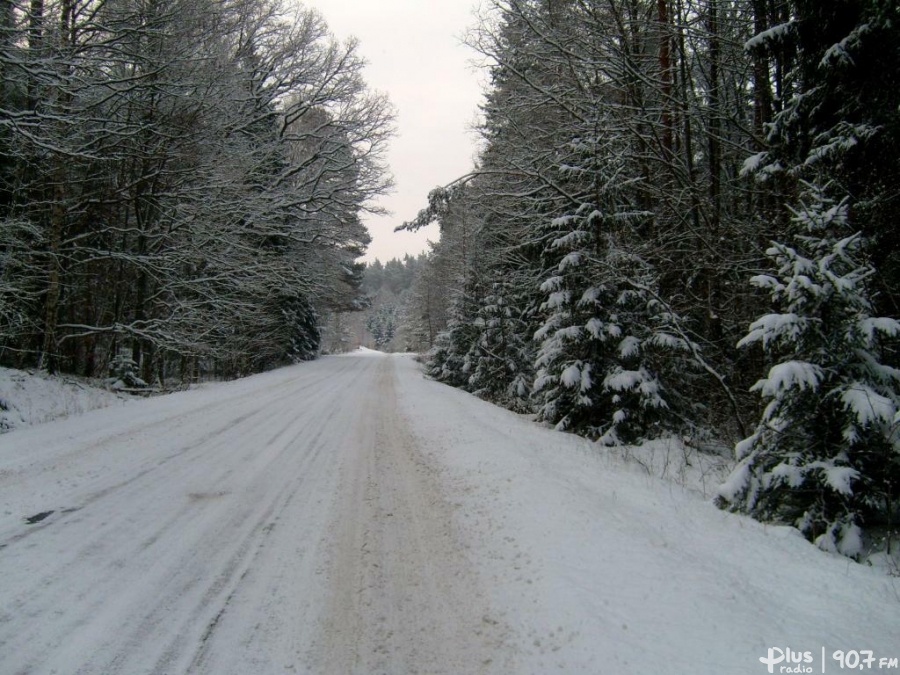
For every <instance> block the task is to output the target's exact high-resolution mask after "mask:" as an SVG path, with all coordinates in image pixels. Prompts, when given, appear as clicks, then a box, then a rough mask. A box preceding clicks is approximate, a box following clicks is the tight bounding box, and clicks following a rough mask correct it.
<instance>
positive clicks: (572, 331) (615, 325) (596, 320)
mask: <svg viewBox="0 0 900 675" xmlns="http://www.w3.org/2000/svg"><path fill="white" fill-rule="evenodd" d="M602 218H603V216H602V214H601V213H600V212H599V211H597V210H592V211H591V212H589V213H587V214H582V213H577V214H576V215H575V216H574V217H573V218H569V219H565V222H566V223H568V224H569V226H570V227H571V225H572V224H573V223H576V222H583V223H584V225H585V226H586V227H584V228H581V227H577V226H576V227H571V229H570V231H569V232H568V233H565V234H562V235H561V236H560V237H559V238H557V239H556V240H555V241H554V243H553V248H554V249H562V250H565V251H566V253H565V255H564V257H563V258H562V260H561V261H560V263H559V264H558V266H557V268H556V270H555V273H554V274H553V275H552V276H550V278H548V279H547V280H546V281H545V282H544V283H543V285H542V286H541V288H542V290H543V291H544V292H545V293H547V294H548V298H547V301H546V303H545V305H544V309H545V310H546V311H547V313H548V314H547V320H546V322H545V323H544V325H543V327H541V329H540V330H538V332H537V334H536V335H535V340H537V341H539V343H540V347H539V351H538V356H537V360H536V368H537V377H536V380H535V384H534V392H535V396H536V397H537V400H538V406H539V408H538V415H539V418H540V419H542V420H545V421H547V422H550V423H552V424H554V425H555V426H556V428H557V429H560V430H567V431H573V432H576V433H580V434H583V435H586V436H588V437H590V438H595V439H599V440H600V441H601V442H603V443H605V444H607V445H616V444H622V443H635V442H640V441H641V440H644V439H647V438H652V437H656V436H659V435H661V434H663V433H665V432H666V431H670V430H674V429H675V428H677V427H678V426H680V425H681V424H682V421H681V419H682V418H681V416H680V415H679V414H678V413H679V410H680V409H681V408H682V407H683V406H682V405H681V403H680V401H678V396H677V392H676V391H675V389H674V388H673V387H671V386H667V384H666V383H665V380H666V379H667V378H666V374H667V373H669V372H672V371H675V370H678V366H679V365H685V364H686V362H687V361H688V359H687V358H686V356H687V355H688V354H689V353H690V352H691V347H692V346H691V345H689V344H688V343H687V342H686V341H685V340H684V339H683V338H682V337H681V335H683V331H682V330H680V329H679V328H678V323H679V322H680V321H681V319H680V318H679V317H677V316H676V315H675V314H674V313H673V312H672V311H671V310H670V309H669V308H668V307H667V306H666V305H665V303H663V302H662V301H661V300H660V298H659V296H658V294H657V292H656V276H655V274H654V273H653V270H652V269H651V268H650V267H649V265H647V264H646V263H645V262H644V261H643V260H641V259H640V258H639V257H638V256H636V255H633V254H629V253H627V252H625V251H623V250H621V249H619V248H617V247H616V245H615V244H614V243H613V241H612V238H611V237H609V236H607V237H604V238H603V242H602V243H601V242H595V241H593V237H594V235H593V234H592V232H591V231H592V230H595V229H597V223H596V221H597V220H600V219H602ZM557 225H562V223H561V222H560V221H557ZM681 370H682V374H684V373H686V372H687V371H686V369H685V368H682V369H681Z"/></svg>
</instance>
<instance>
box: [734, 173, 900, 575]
mask: <svg viewBox="0 0 900 675" xmlns="http://www.w3.org/2000/svg"><path fill="white" fill-rule="evenodd" d="M828 192H829V190H828V189H827V188H821V187H818V186H815V185H812V184H808V183H807V184H804V198H803V200H802V202H801V204H802V205H801V207H800V208H799V209H797V210H796V212H795V214H794V219H793V221H794V223H795V225H796V226H797V227H798V228H799V230H800V233H799V234H797V235H796V237H795V242H796V243H795V245H794V246H788V245H787V244H782V243H775V244H773V245H772V247H771V248H770V249H769V250H768V251H767V255H768V257H769V258H770V259H771V261H772V263H773V264H774V266H775V271H774V273H773V274H769V275H760V276H756V277H754V278H753V280H752V281H753V284H754V285H755V286H757V287H758V288H760V289H763V290H765V291H768V292H769V294H770V296H771V301H772V304H773V306H774V307H775V308H776V309H777V311H776V312H775V313H772V314H767V315H765V316H763V317H761V318H760V319H758V320H757V321H755V322H754V323H753V324H752V325H751V326H750V332H749V333H748V334H747V336H746V337H745V338H744V339H743V340H741V342H740V346H748V345H756V344H758V345H760V346H761V347H762V349H763V351H764V353H765V355H766V358H767V359H768V361H769V362H770V363H771V364H773V365H772V367H771V369H770V370H769V372H768V375H767V376H766V377H764V378H763V379H761V380H759V382H757V383H756V385H754V387H753V389H754V390H755V391H757V392H759V394H760V396H761V397H762V398H763V399H764V400H765V401H767V405H766V408H765V411H764V413H763V416H762V420H761V421H760V423H759V425H758V426H757V428H756V430H755V431H754V432H753V434H752V435H751V436H750V437H748V438H746V439H745V440H743V441H741V442H740V443H739V444H738V445H737V448H736V452H737V455H738V457H739V459H740V463H739V464H738V466H737V468H736V469H735V470H734V472H733V473H732V475H731V477H730V478H729V480H728V481H727V482H726V484H725V485H723V486H722V488H721V489H720V505H722V506H724V507H727V508H729V509H731V510H734V511H742V512H746V513H749V514H751V515H753V516H755V517H756V518H759V519H760V520H766V521H776V522H782V523H788V524H791V525H795V526H796V527H798V528H799V529H800V531H801V532H802V533H803V534H804V535H805V536H806V537H807V538H808V539H810V540H811V541H814V542H815V543H816V544H817V545H818V546H819V547H820V548H823V549H825V550H831V551H837V552H839V553H842V554H844V555H847V556H851V557H855V556H859V555H860V554H861V553H862V552H863V549H864V543H863V530H864V529H874V528H876V527H879V526H884V525H888V526H889V525H890V524H891V522H892V521H894V520H895V519H896V517H897V504H896V499H897V496H896V495H897V491H898V488H900V437H898V433H897V432H898V429H897V411H898V406H900V395H898V391H900V390H898V385H900V371H898V370H896V369H894V368H892V367H890V366H888V365H886V364H885V363H884V341H885V339H889V338H894V337H897V336H898V335H900V322H897V321H896V320H894V319H890V318H885V317H877V316H873V306H872V299H871V297H870V293H869V291H868V284H869V283H870V281H871V279H872V276H873V274H874V270H873V268H872V267H871V266H870V265H869V263H868V261H867V260H866V256H865V254H864V241H863V239H862V237H861V236H860V235H859V234H858V233H857V234H853V233H852V232H851V231H850V230H849V228H848V211H849V209H848V201H847V199H846V198H845V199H842V200H840V201H837V200H836V199H835V198H834V197H831V196H829V194H828Z"/></svg>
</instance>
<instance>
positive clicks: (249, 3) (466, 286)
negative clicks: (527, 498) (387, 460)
mask: <svg viewBox="0 0 900 675" xmlns="http://www.w3.org/2000/svg"><path fill="white" fill-rule="evenodd" d="M466 41H467V43H468V45H469V46H470V47H471V48H472V49H474V50H475V53H476V54H477V55H478V59H479V63H480V66H481V67H482V69H483V72H484V73H485V74H486V79H487V82H488V87H487V91H486V94H485V99H484V103H483V107H482V110H481V117H480V122H479V128H478V133H479V137H480V151H479V156H478V160H477V163H476V165H475V166H473V167H472V170H471V171H469V172H468V173H466V174H465V175H462V176H447V178H446V182H445V183H443V184H442V185H441V186H438V187H436V188H435V189H434V190H433V191H432V192H431V193H430V194H429V195H428V196H427V201H426V199H425V198H424V197H425V196H424V195H423V204H422V206H423V207H424V208H423V209H422V210H421V212H420V213H419V214H418V215H417V216H416V217H414V218H413V219H411V220H409V221H407V222H405V223H403V224H402V225H400V226H398V230H401V231H402V230H406V231H413V230H417V229H419V228H421V227H423V226H425V225H428V224H432V223H437V224H438V226H439V228H440V238H439V240H438V241H436V242H434V243H433V244H432V245H431V250H430V251H429V252H428V253H427V254H425V255H423V256H420V257H419V258H412V257H407V258H406V259H404V260H403V261H390V262H389V263H387V264H385V265H382V264H381V263H378V264H373V265H371V266H369V268H368V270H366V268H365V265H363V264H362V263H360V262H359V259H360V257H361V256H362V255H363V253H364V251H365V248H366V245H367V243H368V242H369V234H368V232H367V231H366V229H365V227H364V225H363V217H364V216H365V214H366V213H367V212H377V211H378V205H377V198H378V197H379V196H380V195H383V194H384V193H385V192H386V191H388V190H390V189H391V179H390V176H389V173H388V168H387V166H386V157H385V149H386V143H387V141H388V140H389V138H390V136H391V134H392V133H393V130H394V121H393V110H392V108H391V106H390V105H389V103H388V101H387V99H386V98H385V97H384V96H383V95H381V94H377V93H373V92H372V91H370V90H369V88H368V87H367V86H366V83H365V81H364V79H363V74H364V72H363V71H364V65H365V64H364V61H363V59H362V58H361V57H360V56H359V54H358V53H357V51H358V50H357V45H356V43H355V42H354V41H353V40H350V41H347V42H339V41H337V40H335V39H334V38H333V37H332V35H331V34H330V32H329V30H328V28H327V26H326V25H325V22H324V20H323V19H322V18H321V16H320V15H319V14H317V13H316V12H313V11H310V10H305V9H303V8H302V6H299V5H295V4H292V3H289V2H288V0H167V1H162V0H0V365H2V366H10V367H16V368H23V367H31V368H38V369H42V370H46V371H49V372H51V373H53V372H66V373H77V374H80V375H85V376H105V375H109V374H111V373H112V374H114V375H115V376H116V377H118V379H120V380H123V381H126V383H127V384H130V385H133V386H135V387H140V386H145V385H147V384H148V383H166V382H172V381H180V382H187V381H191V380H192V379H194V378H196V377H198V376H199V375H211V376H216V377H223V378H231V377H237V376H241V375H245V374H249V373H253V372H258V371H261V370H266V369H269V368H272V367H275V366H277V365H281V364H285V363H290V362H295V361H298V360H305V359H311V358H314V357H316V356H317V355H319V354H320V353H322V352H323V351H340V350H342V349H347V348H351V347H353V346H355V345H354V344H353V337H352V335H353V333H354V330H355V331H356V334H357V335H358V334H359V333H360V331H361V330H362V329H361V328H359V323H360V321H364V324H365V326H364V328H365V330H366V331H367V332H368V335H370V336H371V337H372V339H373V341H374V343H375V344H374V346H376V347H378V348H382V349H384V350H385V351H417V352H421V353H423V354H426V356H425V360H426V370H427V373H428V374H429V375H430V376H431V377H432V378H434V379H437V380H439V381H441V382H444V383H446V384H449V385H452V386H454V387H459V388H461V389H464V390H466V391H469V392H471V393H473V394H475V395H477V396H479V397H481V398H483V399H485V400H488V401H491V402H493V403H496V404H498V405H501V406H505V407H507V408H509V409H511V410H514V411H516V412H520V413H525V414H529V415H533V416H534V417H535V418H536V419H537V420H538V421H540V422H542V423H544V424H547V425H549V426H552V427H554V428H556V429H559V430H561V431H568V432H572V433H576V434H580V435H583V436H586V437H588V438H590V439H593V440H596V441H597V442H598V443H600V444H603V445H609V446H614V445H622V444H637V443H641V442H643V441H647V440H651V439H656V438H663V437H673V438H678V439H680V440H681V441H682V442H684V443H685V444H687V445H690V446H693V447H696V448H713V449H716V448H718V449H719V450H720V451H721V450H722V449H723V448H724V449H727V451H729V452H731V449H733V450H734V452H735V454H736V458H737V460H738V461H737V466H736V468H735V470H734V472H733V473H732V474H731V477H730V478H729V479H728V481H727V482H726V483H725V484H724V485H723V486H722V487H721V488H720V490H719V493H718V498H717V502H718V504H719V505H720V506H721V507H722V508H724V509H729V510H732V511H737V512H742V513H748V514H750V515H752V516H754V517H757V518H759V519H761V520H765V521H772V522H779V523H787V524H790V525H794V526H796V527H797V528H799V530H800V531H801V532H802V533H803V534H804V535H805V536H806V537H807V538H808V539H809V540H810V541H813V542H815V543H816V544H817V545H818V546H819V547H820V548H823V549H825V550H828V551H833V552H837V553H840V554H844V555H847V556H850V557H859V556H860V555H861V553H862V551H863V550H864V549H870V548H871V547H873V546H874V547H879V546H881V547H885V548H887V549H888V550H890V548H891V546H892V545H893V546H896V540H897V527H898V521H900V494H898V493H900V416H898V408H900V394H898V392H900V369H898V368H900V363H898V361H900V358H898V351H897V347H898V344H897V338H898V337H900V322H898V320H897V317H898V314H900V312H898V309H900V241H898V238H900V234H898V229H897V226H896V223H895V218H896V214H897V213H898V212H900V68H898V65H900V5H898V3H897V2H896V0H484V2H482V3H481V4H480V9H479V13H478V16H477V19H476V22H475V24H474V27H473V28H472V30H471V31H470V33H469V34H468V36H467V38H466ZM423 161H427V157H424V158H423ZM410 215H412V214H410ZM379 266H380V267H379ZM367 279H368V280H367ZM353 312H355V314H353ZM347 317H355V318H353V319H348V318H347ZM353 326H356V327H357V328H356V329H354V328H353Z"/></svg>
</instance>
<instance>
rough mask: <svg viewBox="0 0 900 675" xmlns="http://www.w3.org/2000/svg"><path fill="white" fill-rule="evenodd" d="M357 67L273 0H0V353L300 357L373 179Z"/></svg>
mask: <svg viewBox="0 0 900 675" xmlns="http://www.w3.org/2000/svg"><path fill="white" fill-rule="evenodd" d="M363 66H364V62H363V60H362V59H361V58H360V56H359V55H358V54H357V51H356V45H355V43H354V42H353V41H349V42H346V43H339V42H337V41H336V40H335V39H334V38H333V37H332V35H331V34H330V32H329V31H328V27H327V26H326V24H325V22H324V20H323V19H322V18H321V16H319V15H318V14H317V13H316V12H314V11H311V10H306V9H302V8H300V9H298V8H296V7H295V6H294V5H292V4H291V3H289V2H287V1H286V0H227V1H226V2H219V1H215V0H171V1H165V2H163V1H161V0H0V363H3V364H4V365H11V366H16V367H23V366H36V367H38V368H43V369H47V370H49V371H57V370H59V371H65V372H77V373H81V374H84V375H98V374H99V375H103V374H105V373H106V371H107V369H108V368H109V367H110V365H111V364H113V363H117V362H121V361H122V359H123V358H127V359H130V360H131V362H133V364H134V367H135V368H136V372H138V373H139V374H140V378H141V379H142V380H144V381H146V382H151V381H160V382H164V381H166V380H167V379H173V378H178V377H180V378H182V379H186V378H190V377H191V376H192V375H193V374H194V372H195V370H196V369H197V368H198V367H201V366H202V368H204V369H206V370H210V371H215V372H216V373H218V374H219V375H222V376H226V377H230V376H236V375H240V374H246V373H249V372H253V371H257V370H260V369H264V368H268V367H271V366H273V365H276V364H280V363H285V362H290V361H293V360H298V359H307V358H312V357H314V356H315V355H316V354H317V353H318V351H319V343H320V340H321V328H320V324H322V323H323V319H322V315H323V314H326V313H331V312H341V311H347V310H351V309H354V308H358V307H361V306H362V305H361V304H360V303H361V300H360V291H359V286H360V284H361V275H362V270H363V267H364V266H363V265H362V264H361V263H358V262H357V258H358V257H359V256H361V255H362V254H363V252H364V250H365V247H366V246H367V244H368V242H369V235H368V232H367V231H366V229H365V227H364V226H363V225H362V223H361V221H360V213H361V212H363V211H367V210H368V211H373V210H377V209H376V207H374V206H373V199H374V198H375V197H377V196H379V195H381V194H383V193H384V192H385V191H386V190H387V189H388V188H389V187H390V185H391V181H390V178H389V176H388V172H387V168H386V165H385V158H384V152H385V144H386V141H387V140H388V138H389V136H390V135H391V133H392V131H393V126H392V125H393V119H392V115H393V112H392V109H391V107H390V105H389V104H388V102H387V100H386V98H385V97H384V96H382V95H378V94H373V93H372V92H370V91H369V90H368V89H367V87H366V84H365V82H364V80H363V73H362V71H363Z"/></svg>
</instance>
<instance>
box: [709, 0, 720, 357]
mask: <svg viewBox="0 0 900 675" xmlns="http://www.w3.org/2000/svg"><path fill="white" fill-rule="evenodd" d="M706 29H707V32H708V35H709V91H708V93H707V95H708V97H709V121H708V134H707V139H708V141H707V152H708V154H709V205H710V214H709V229H710V239H711V241H712V242H713V245H714V246H716V245H717V242H718V240H719V237H720V232H721V223H722V106H721V90H720V83H721V60H722V45H721V40H720V35H719V0H709V5H708V8H707V15H706ZM706 277H707V278H706V283H707V329H708V333H707V335H708V336H709V338H710V340H712V341H713V342H716V341H718V340H719V339H720V338H721V337H722V319H721V306H720V305H721V297H720V296H721V287H720V286H721V281H720V279H719V271H718V269H717V265H715V264H711V265H710V268H709V269H708V270H707V274H706Z"/></svg>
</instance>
